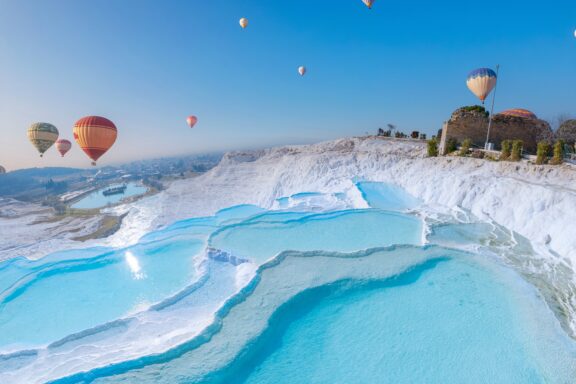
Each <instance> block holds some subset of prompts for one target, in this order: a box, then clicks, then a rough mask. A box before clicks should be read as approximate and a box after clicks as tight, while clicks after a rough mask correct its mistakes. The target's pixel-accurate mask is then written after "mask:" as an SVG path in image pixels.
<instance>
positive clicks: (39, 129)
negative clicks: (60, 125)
mask: <svg viewBox="0 0 576 384" xmlns="http://www.w3.org/2000/svg"><path fill="white" fill-rule="evenodd" d="M28 140H30V142H31V143H32V145H34V147H36V149H37V150H38V152H40V157H42V156H44V152H46V151H47V150H48V149H49V148H50V147H51V146H52V144H54V142H56V140H58V129H56V127H55V126H53V125H52V124H48V123H34V124H32V125H31V126H30V128H28Z"/></svg>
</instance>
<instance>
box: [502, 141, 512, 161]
mask: <svg viewBox="0 0 576 384" xmlns="http://www.w3.org/2000/svg"><path fill="white" fill-rule="evenodd" d="M511 144H512V143H511V142H510V140H504V141H502V143H501V144H500V145H501V146H502V151H501V152H500V160H508V159H510V155H511V153H510V147H511V146H512V145H511Z"/></svg>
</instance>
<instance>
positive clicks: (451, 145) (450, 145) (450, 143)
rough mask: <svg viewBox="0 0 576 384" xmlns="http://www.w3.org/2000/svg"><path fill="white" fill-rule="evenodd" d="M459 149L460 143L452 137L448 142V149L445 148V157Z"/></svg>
mask: <svg viewBox="0 0 576 384" xmlns="http://www.w3.org/2000/svg"><path fill="white" fill-rule="evenodd" d="M457 149H458V141H457V140H456V139H455V138H453V137H451V138H449V139H448V140H447V141H446V148H444V153H443V154H444V155H447V154H449V153H452V152H454V151H456V150H457Z"/></svg>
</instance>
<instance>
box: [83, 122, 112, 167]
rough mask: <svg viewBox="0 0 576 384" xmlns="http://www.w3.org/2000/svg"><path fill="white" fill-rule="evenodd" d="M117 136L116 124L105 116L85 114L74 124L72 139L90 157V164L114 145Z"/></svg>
mask: <svg viewBox="0 0 576 384" xmlns="http://www.w3.org/2000/svg"><path fill="white" fill-rule="evenodd" d="M117 136H118V130H117V129H116V126H115V125H114V123H113V122H111V121H110V120H108V119H107V118H105V117H100V116H87V117H83V118H82V119H80V120H78V121H77V122H76V124H74V140H76V142H77V143H78V145H79V146H80V148H82V150H83V151H84V152H85V153H86V154H87V155H88V157H89V158H90V159H92V165H96V161H98V159H99V158H100V157H101V156H102V155H103V154H105V153H106V152H107V151H108V150H109V149H110V148H111V147H112V145H114V142H115V141H116V137H117Z"/></svg>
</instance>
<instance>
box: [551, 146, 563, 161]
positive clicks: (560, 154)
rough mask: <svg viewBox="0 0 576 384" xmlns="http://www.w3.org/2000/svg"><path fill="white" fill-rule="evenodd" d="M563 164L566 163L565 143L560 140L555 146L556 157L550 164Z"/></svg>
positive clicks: (553, 157)
mask: <svg viewBox="0 0 576 384" xmlns="http://www.w3.org/2000/svg"><path fill="white" fill-rule="evenodd" d="M563 162H564V142H563V141H562V140H558V141H556V143H555V144H554V156H552V160H550V164H553V165H560V164H562V163H563Z"/></svg>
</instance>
